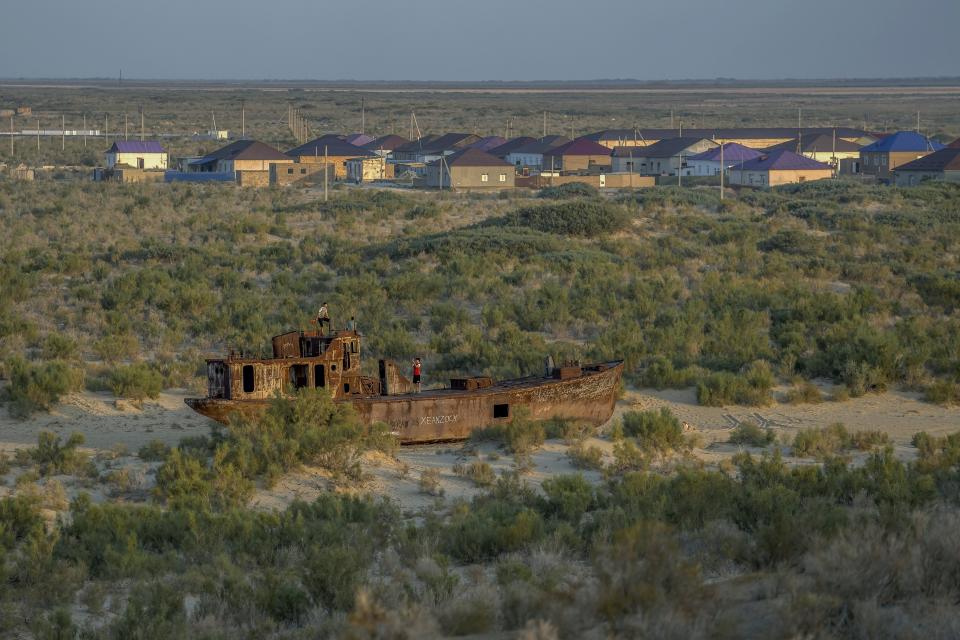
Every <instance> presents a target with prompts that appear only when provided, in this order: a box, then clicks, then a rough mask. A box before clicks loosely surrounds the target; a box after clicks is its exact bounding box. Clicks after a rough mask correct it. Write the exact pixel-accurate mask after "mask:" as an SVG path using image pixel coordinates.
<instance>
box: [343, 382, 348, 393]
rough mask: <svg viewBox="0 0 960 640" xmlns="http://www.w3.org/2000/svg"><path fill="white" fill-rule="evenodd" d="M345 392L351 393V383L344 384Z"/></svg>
mask: <svg viewBox="0 0 960 640" xmlns="http://www.w3.org/2000/svg"><path fill="white" fill-rule="evenodd" d="M343 392H344V393H350V383H349V382H344V383H343Z"/></svg>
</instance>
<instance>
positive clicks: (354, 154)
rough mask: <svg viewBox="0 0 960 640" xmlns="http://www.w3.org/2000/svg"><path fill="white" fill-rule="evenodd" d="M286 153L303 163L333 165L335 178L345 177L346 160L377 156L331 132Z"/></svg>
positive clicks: (342, 178) (341, 178)
mask: <svg viewBox="0 0 960 640" xmlns="http://www.w3.org/2000/svg"><path fill="white" fill-rule="evenodd" d="M287 155H288V156H290V157H292V158H294V159H295V160H296V161H297V162H300V163H303V164H323V163H329V164H330V165H331V166H333V175H334V177H335V179H336V180H344V179H346V177H347V160H352V159H353V158H376V157H378V156H377V154H375V153H374V152H372V151H367V150H366V149H363V148H361V147H358V146H356V145H354V144H350V143H349V142H347V141H346V140H344V139H343V138H342V137H340V136H337V135H333V134H328V135H325V136H320V137H319V138H316V139H314V140H311V141H310V142H307V143H304V144H302V145H300V146H299V147H294V148H293V149H290V150H289V151H287Z"/></svg>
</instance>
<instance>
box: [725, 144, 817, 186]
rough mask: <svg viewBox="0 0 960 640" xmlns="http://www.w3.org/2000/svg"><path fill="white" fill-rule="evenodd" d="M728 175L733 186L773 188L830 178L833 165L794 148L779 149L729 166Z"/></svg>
mask: <svg viewBox="0 0 960 640" xmlns="http://www.w3.org/2000/svg"><path fill="white" fill-rule="evenodd" d="M724 160H726V158H724ZM729 176H730V180H729V184H730V185H733V186H744V187H775V186H777V185H780V184H794V183H798V182H811V181H813V180H823V179H825V178H832V177H833V168H832V167H831V166H830V165H828V164H824V163H823V162H817V161H816V160H812V159H810V158H807V157H805V156H801V155H800V154H798V153H794V152H793V151H787V150H786V149H778V150H777V151H774V152H772V153H769V154H764V155H762V156H760V157H758V158H754V159H753V160H748V161H746V162H744V163H743V164H741V165H737V166H734V167H731V168H730V169H729Z"/></svg>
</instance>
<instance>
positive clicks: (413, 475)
mask: <svg viewBox="0 0 960 640" xmlns="http://www.w3.org/2000/svg"><path fill="white" fill-rule="evenodd" d="M824 391H825V392H826V393H829V386H828V385H824ZM187 395H189V394H188V392H186V391H175V390H174V391H168V392H165V393H163V394H162V395H161V396H160V397H159V398H158V399H157V400H155V401H151V402H146V403H144V404H143V406H142V408H138V407H135V406H132V405H130V404H129V403H127V402H124V401H116V399H115V398H113V397H112V396H111V395H110V394H109V393H79V394H71V395H70V396H68V397H66V398H64V400H63V402H62V403H61V404H60V405H59V406H58V407H57V408H55V409H54V410H53V411H52V412H51V413H49V414H38V415H35V416H33V417H31V418H30V419H28V420H23V421H21V420H16V419H14V418H11V417H9V416H8V415H7V414H6V411H3V410H0V451H6V452H7V453H8V454H11V455H12V453H13V450H15V449H17V448H22V447H29V446H35V445H36V442H37V434H38V433H39V432H40V431H42V430H48V431H53V432H54V433H56V434H58V435H61V436H62V437H63V438H64V439H66V438H67V437H68V436H69V435H70V434H71V433H74V432H79V433H82V434H83V436H84V438H85V444H84V446H85V447H86V448H87V449H89V450H90V451H91V453H92V454H93V455H94V456H95V457H96V458H97V460H98V465H99V467H100V468H101V470H102V473H109V472H110V470H114V469H128V470H129V473H130V474H131V484H132V486H133V488H134V491H126V492H123V495H124V499H128V500H138V499H143V500H146V499H148V498H149V490H150V488H151V487H152V485H153V471H154V469H155V467H156V464H155V463H153V464H150V463H144V462H142V461H140V460H139V459H138V458H137V457H136V452H137V450H138V449H139V448H140V447H141V446H143V445H145V444H147V443H148V442H150V441H153V440H160V441H162V442H164V443H166V444H168V445H176V444H177V443H178V442H179V441H180V439H182V438H184V437H188V436H199V435H206V434H208V433H209V428H210V426H211V425H212V424H213V423H212V422H211V421H209V420H208V419H206V418H204V417H202V416H200V415H198V414H196V413H194V412H193V411H191V410H190V409H189V408H187V407H186V405H184V403H183V399H184V398H185V397H187ZM660 407H668V408H669V409H670V410H671V411H672V412H673V413H674V415H676V416H677V417H678V418H679V419H680V420H681V421H682V422H684V423H685V429H686V430H687V431H688V432H689V433H691V434H696V435H697V436H698V439H699V441H700V446H699V447H698V448H697V449H696V450H695V451H694V455H696V456H697V457H699V458H701V459H703V460H705V461H706V462H708V463H718V462H720V461H722V460H723V459H725V458H729V457H731V456H732V455H734V454H736V453H737V452H738V451H740V450H742V449H741V448H740V447H737V446H734V445H730V444H727V443H726V441H727V439H728V437H729V432H730V430H731V429H733V428H734V427H735V426H736V425H737V424H739V423H740V422H743V421H752V422H754V423H756V424H759V425H761V426H765V427H770V428H772V429H773V430H774V431H775V432H776V434H777V436H778V441H779V442H788V441H791V440H792V439H793V436H794V435H795V434H796V432H798V431H799V430H801V429H805V428H810V427H824V426H827V425H829V424H831V423H833V422H842V423H843V424H844V425H845V426H846V427H847V428H848V429H849V430H851V431H859V430H864V429H877V430H880V431H883V432H886V433H887V434H888V435H889V436H890V438H891V440H892V442H893V445H894V447H895V451H896V453H897V455H898V456H900V457H903V458H907V459H909V458H911V457H913V455H914V449H913V447H912V446H911V445H910V439H911V437H912V436H913V434H915V433H917V432H919V431H927V432H928V433H931V434H936V435H943V434H945V433H950V432H953V431H956V430H958V429H960V409H956V408H946V407H941V406H937V405H933V404H929V403H926V402H923V401H921V400H920V399H919V396H918V395H917V394H913V393H906V392H889V393H885V394H880V395H868V396H865V397H862V398H855V399H851V400H848V401H845V402H839V403H838V402H822V403H819V404H802V405H790V404H775V405H772V406H769V407H740V406H731V407H702V406H699V405H698V404H697V402H696V397H695V393H694V390H693V389H682V390H664V391H656V390H651V389H640V390H630V391H628V392H627V393H626V394H625V396H624V398H623V399H621V400H620V401H619V402H618V403H617V407H616V411H615V413H614V417H613V420H617V419H619V417H620V416H621V415H622V414H623V413H624V412H626V411H631V410H651V409H659V408H660ZM611 423H612V421H611ZM611 423H608V424H607V425H605V427H609V425H610V424H611ZM587 445H591V446H597V447H598V448H600V449H601V450H602V451H603V452H604V457H605V459H606V460H607V461H609V460H611V459H612V443H611V442H610V441H609V439H606V438H605V437H603V429H601V433H600V436H599V437H596V438H591V439H590V440H589V441H588V442H587ZM566 450H567V445H566V444H564V443H563V442H562V441H558V440H551V441H548V442H547V443H546V444H545V445H544V446H543V447H542V448H540V449H539V450H538V451H536V452H535V453H534V454H533V465H534V466H533V467H532V469H531V470H530V471H529V472H527V473H525V474H524V475H523V478H524V479H525V480H526V481H527V482H529V483H530V484H532V485H534V486H538V485H540V484H541V483H542V482H543V481H544V480H546V479H547V478H550V477H553V476H556V475H559V474H564V473H575V472H577V471H578V470H577V469H575V468H574V467H573V466H572V465H571V463H570V460H569V459H568V458H567V456H566ZM757 451H759V450H757ZM785 451H786V453H787V454H788V455H787V460H788V461H790V462H792V463H795V464H811V463H812V461H810V460H799V459H793V458H790V457H789V449H788V448H787V449H786V450H785ZM865 455H866V454H855V455H854V456H853V457H854V460H855V461H856V459H857V458H858V457H860V458H862V457H864V456H865ZM477 460H480V461H484V462H487V463H488V464H490V466H491V467H492V468H493V470H494V471H495V472H496V473H497V474H498V475H499V474H501V473H504V472H509V471H513V470H515V468H516V467H515V461H514V459H513V457H512V456H510V455H508V454H506V453H504V452H503V451H501V450H499V449H498V448H497V446H496V445H495V444H492V443H483V444H479V445H476V444H438V445H425V446H410V447H401V448H400V450H399V451H398V453H397V454H396V457H395V458H390V457H387V456H383V455H379V454H377V455H369V456H368V457H367V460H366V463H365V465H364V472H365V476H366V480H365V481H364V482H363V484H362V485H361V486H359V487H355V488H353V489H350V490H352V491H363V492H371V493H373V494H375V495H381V496H384V497H386V498H388V499H390V500H392V501H395V502H396V503H397V504H398V505H399V506H400V508H401V509H402V510H403V511H404V512H405V513H407V514H409V515H416V514H417V513H418V512H420V511H421V510H422V509H424V508H426V507H429V506H432V505H433V504H434V503H435V502H436V501H438V500H440V501H450V500H455V499H469V498H470V497H471V496H473V495H475V494H477V493H479V492H480V491H481V489H480V488H479V487H477V486H475V484H474V483H473V481H471V480H470V479H468V478H465V477H462V476H459V475H457V474H456V473H455V472H454V465H456V464H458V463H460V464H464V465H466V464H469V463H470V462H473V461H477ZM429 470H436V472H437V473H438V474H439V478H438V480H439V484H438V486H437V487H436V489H435V490H434V491H432V492H431V491H426V490H424V489H423V488H422V487H421V482H420V480H421V476H422V474H423V472H424V471H428V472H429ZM19 473H20V471H18V470H17V469H14V470H12V471H11V472H10V474H9V475H8V477H7V478H6V479H5V486H2V487H0V494H5V493H9V492H11V491H13V490H14V488H13V486H12V485H13V479H14V478H15V477H16V476H17V475H18V474H19ZM581 473H584V475H585V477H587V478H588V479H589V480H591V481H594V482H599V481H601V479H602V476H601V474H600V473H599V472H595V471H587V472H581ZM59 481H61V482H62V484H63V485H64V486H65V488H66V491H67V494H68V497H70V496H72V495H75V494H76V493H78V492H79V491H88V492H90V493H91V494H92V497H93V498H94V499H95V500H104V499H111V498H115V497H116V495H117V493H118V492H117V491H115V490H114V488H112V487H111V486H109V485H105V484H104V483H102V482H101V483H97V482H96V481H91V480H85V481H83V482H75V481H73V480H71V479H70V478H60V479H59ZM332 488H334V485H333V483H332V482H331V481H330V479H329V478H328V477H327V475H326V474H325V473H324V472H322V471H321V470H319V469H313V468H309V467H308V468H304V469H302V470H300V471H297V472H295V473H290V474H288V475H287V476H285V477H284V478H282V479H281V480H280V482H278V483H277V484H276V485H275V486H273V487H272V488H269V489H260V490H258V491H257V492H256V494H255V496H254V498H253V500H252V504H253V505H254V506H257V507H259V508H264V509H273V508H276V509H282V508H284V507H285V506H286V505H288V504H290V503H291V502H292V501H294V500H297V499H303V500H311V499H313V498H315V497H316V496H317V495H319V494H320V493H323V492H326V491H330V490H331V489H332ZM340 490H343V489H342V488H341V489H340Z"/></svg>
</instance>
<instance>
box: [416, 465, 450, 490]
mask: <svg viewBox="0 0 960 640" xmlns="http://www.w3.org/2000/svg"><path fill="white" fill-rule="evenodd" d="M418 484H419V485H420V491H422V492H423V493H426V494H428V495H431V496H442V495H443V493H444V492H443V487H441V486H440V470H439V469H437V468H435V467H429V468H427V469H424V470H423V471H421V472H420V480H419V482H418Z"/></svg>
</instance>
